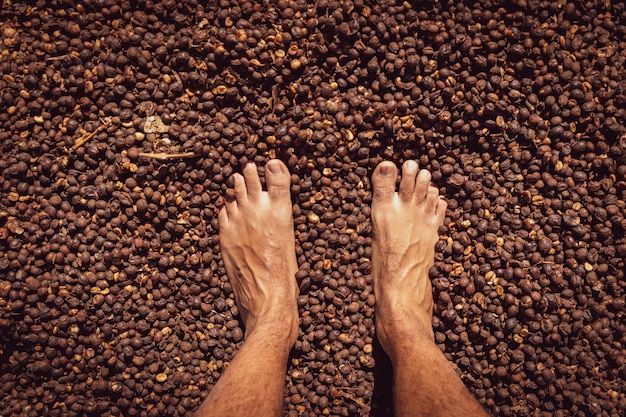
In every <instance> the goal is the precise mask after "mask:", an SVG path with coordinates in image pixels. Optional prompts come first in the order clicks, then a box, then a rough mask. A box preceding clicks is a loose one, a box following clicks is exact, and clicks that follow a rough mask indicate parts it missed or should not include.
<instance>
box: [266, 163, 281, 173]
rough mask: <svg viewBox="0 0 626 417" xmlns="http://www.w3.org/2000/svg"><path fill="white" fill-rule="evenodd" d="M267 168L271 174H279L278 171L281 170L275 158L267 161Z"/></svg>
mask: <svg viewBox="0 0 626 417" xmlns="http://www.w3.org/2000/svg"><path fill="white" fill-rule="evenodd" d="M267 169H268V170H269V171H270V172H271V173H272V174H280V172H281V169H280V163H279V162H278V161H276V160H272V161H269V162H268V163H267Z"/></svg>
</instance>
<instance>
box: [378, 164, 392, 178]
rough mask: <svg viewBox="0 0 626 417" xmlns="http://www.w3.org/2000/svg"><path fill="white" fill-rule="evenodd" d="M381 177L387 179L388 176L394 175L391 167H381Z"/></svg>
mask: <svg viewBox="0 0 626 417" xmlns="http://www.w3.org/2000/svg"><path fill="white" fill-rule="evenodd" d="M378 172H379V173H380V175H381V176H383V177H386V176H387V175H391V174H393V168H392V167H390V166H389V165H381V167H380V171H378Z"/></svg>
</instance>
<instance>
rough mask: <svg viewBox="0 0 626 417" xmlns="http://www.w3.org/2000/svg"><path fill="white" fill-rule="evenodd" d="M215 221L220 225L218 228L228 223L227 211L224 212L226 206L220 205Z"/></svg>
mask: <svg viewBox="0 0 626 417" xmlns="http://www.w3.org/2000/svg"><path fill="white" fill-rule="evenodd" d="M217 221H218V223H219V226H220V230H221V229H222V228H223V227H224V226H226V225H227V224H228V213H227V212H226V207H222V208H221V209H220V211H219V213H217Z"/></svg>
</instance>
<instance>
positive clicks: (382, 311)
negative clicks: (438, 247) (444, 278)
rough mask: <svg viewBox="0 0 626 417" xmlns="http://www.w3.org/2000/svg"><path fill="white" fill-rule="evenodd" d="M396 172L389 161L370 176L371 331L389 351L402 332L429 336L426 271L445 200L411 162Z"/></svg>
mask: <svg viewBox="0 0 626 417" xmlns="http://www.w3.org/2000/svg"><path fill="white" fill-rule="evenodd" d="M397 176H398V170H397V169H396V166H395V165H394V164H393V163H392V162H389V161H385V162H382V163H380V164H379V165H378V166H377V167H376V169H375V170H374V174H373V175H372V183H373V192H374V195H373V198H372V236H373V238H372V280H373V283H374V295H375V296H376V332H377V335H378V340H379V342H380V344H381V346H382V347H383V348H384V349H385V351H387V353H390V349H391V348H392V343H393V342H394V341H395V340H396V339H397V338H402V337H405V335H406V333H407V332H410V333H411V334H415V332H416V331H418V332H419V333H421V334H425V335H428V336H429V337H430V338H431V339H432V336H433V330H432V324H431V319H432V310H433V296H432V285H431V282H430V278H429V276H428V270H429V269H430V267H431V266H432V265H433V264H434V257H435V243H436V242H437V240H438V239H439V234H438V228H439V226H440V225H441V224H442V223H443V219H444V216H445V213H446V208H447V203H446V202H445V201H444V200H443V199H442V198H440V197H439V190H438V189H437V188H435V187H433V186H431V185H430V181H431V175H430V173H429V172H428V171H426V170H421V171H420V170H419V169H418V165H417V163H416V162H415V161H406V162H405V163H404V165H403V166H402V178H401V180H400V190H399V192H396V178H397Z"/></svg>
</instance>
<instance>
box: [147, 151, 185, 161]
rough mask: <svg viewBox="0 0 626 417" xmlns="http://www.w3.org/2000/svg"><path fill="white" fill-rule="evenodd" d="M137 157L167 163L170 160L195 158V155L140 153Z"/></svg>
mask: <svg viewBox="0 0 626 417" xmlns="http://www.w3.org/2000/svg"><path fill="white" fill-rule="evenodd" d="M139 156H140V157H144V158H153V159H158V160H159V161H169V160H172V159H180V158H194V157H196V154H195V153H193V152H183V153H165V152H160V153H153V152H141V153H140V154H139Z"/></svg>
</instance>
